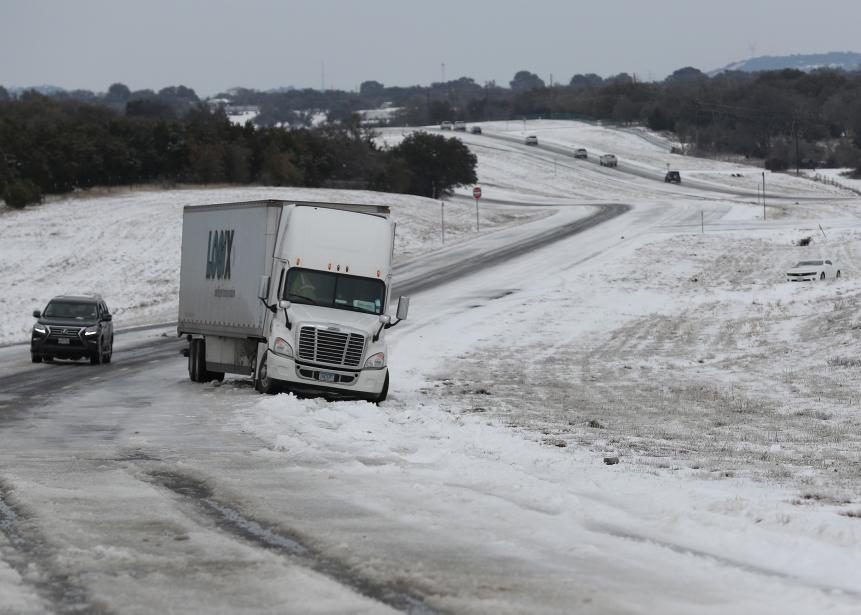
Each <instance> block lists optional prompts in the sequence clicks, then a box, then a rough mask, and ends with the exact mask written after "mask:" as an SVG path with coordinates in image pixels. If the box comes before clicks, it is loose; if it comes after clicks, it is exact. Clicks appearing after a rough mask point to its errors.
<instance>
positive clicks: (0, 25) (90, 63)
mask: <svg viewBox="0 0 861 615" xmlns="http://www.w3.org/2000/svg"><path fill="white" fill-rule="evenodd" d="M859 24H861V1H859V0H816V1H811V0H804V1H801V0H709V1H701V0H612V1H610V0H589V1H585V2H581V1H580V0H532V1H530V2H506V1H504V0H424V1H421V2H419V1H414V0H355V1H352V0H314V1H311V0H307V1H306V0H281V1H277V0H244V1H242V2H239V1H232V2H229V1H226V0H137V1H127V0H0V84H2V85H5V86H14V87H17V86H29V85H41V84H51V85H58V86H61V87H64V88H68V89H74V88H85V89H91V90H95V91H104V90H106V89H107V87H108V86H109V85H110V84H111V83H114V82H117V81H120V82H122V83H125V84H126V85H128V86H129V87H130V88H132V89H133V90H135V89H142V88H152V89H155V90H158V89H160V88H162V87H165V86H167V85H180V84H182V85H186V86H189V87H192V88H194V89H195V90H196V91H197V92H198V94H200V95H211V94H215V93H217V92H218V91H223V90H225V89H227V88H230V87H233V86H244V87H250V88H256V89H268V88H273V87H279V86H288V85H292V86H296V87H313V88H320V87H321V86H322V85H323V82H324V80H325V86H326V87H327V88H340V89H355V88H357V87H358V86H359V84H360V83H361V82H362V81H366V80H370V79H374V80H377V81H380V82H382V83H384V84H386V85H414V84H421V85H426V84H429V83H430V82H432V81H440V80H441V79H442V77H443V67H442V64H443V63H444V64H445V69H444V70H445V78H446V79H455V78H458V77H462V76H468V77H472V78H473V79H475V80H476V81H477V82H479V83H484V82H485V81H489V80H495V81H496V82H497V83H499V84H500V85H506V86H507V85H508V82H509V81H510V80H511V78H512V76H513V75H514V73H515V72H516V71H518V70H521V69H526V70H529V71H532V72H536V73H538V74H539V75H540V76H541V77H542V78H543V79H544V80H545V81H548V82H549V81H550V78H551V75H552V76H553V80H554V81H561V82H565V83H567V82H568V80H570V78H571V76H572V75H573V74H575V73H586V72H594V73H598V74H600V75H602V76H607V75H611V74H616V73H619V72H623V71H624V72H628V73H631V74H634V73H636V74H637V76H638V77H640V78H641V79H644V80H648V79H662V78H664V77H665V76H666V75H667V74H669V73H671V72H672V71H673V70H675V69H677V68H681V67H682V66H688V65H690V66H695V67H697V68H700V69H701V70H704V71H707V70H711V69H714V68H719V67H721V66H724V65H726V64H728V63H730V62H733V61H736V60H740V59H744V58H747V57H749V56H750V55H751V51H752V50H753V51H754V52H755V54H756V55H783V54H790V53H816V52H825V51H861V42H859V37H858V27H859ZM754 45H755V48H754V47H753V46H754Z"/></svg>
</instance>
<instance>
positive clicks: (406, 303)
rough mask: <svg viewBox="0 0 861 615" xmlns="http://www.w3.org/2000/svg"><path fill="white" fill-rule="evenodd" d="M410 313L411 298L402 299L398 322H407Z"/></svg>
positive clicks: (399, 305) (399, 304)
mask: <svg viewBox="0 0 861 615" xmlns="http://www.w3.org/2000/svg"><path fill="white" fill-rule="evenodd" d="M409 311H410V298H409V297H401V298H400V299H398V312H397V316H398V320H406V319H407V313H408V312H409Z"/></svg>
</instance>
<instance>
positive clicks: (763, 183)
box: [762, 171, 765, 222]
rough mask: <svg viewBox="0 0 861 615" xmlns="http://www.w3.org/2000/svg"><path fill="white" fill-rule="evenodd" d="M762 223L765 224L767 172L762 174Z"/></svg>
mask: <svg viewBox="0 0 861 615" xmlns="http://www.w3.org/2000/svg"><path fill="white" fill-rule="evenodd" d="M762 221H763V222H765V171H763V172H762Z"/></svg>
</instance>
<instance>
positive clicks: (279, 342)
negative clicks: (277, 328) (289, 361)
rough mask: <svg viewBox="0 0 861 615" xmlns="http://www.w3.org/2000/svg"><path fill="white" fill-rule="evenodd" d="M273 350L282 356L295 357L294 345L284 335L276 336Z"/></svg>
mask: <svg viewBox="0 0 861 615" xmlns="http://www.w3.org/2000/svg"><path fill="white" fill-rule="evenodd" d="M272 352H274V353H275V354H280V355H281V356H282V357H291V358H292V357H293V346H291V345H290V344H289V343H288V342H287V340H285V339H284V338H283V337H276V338H275V345H274V346H273V347H272Z"/></svg>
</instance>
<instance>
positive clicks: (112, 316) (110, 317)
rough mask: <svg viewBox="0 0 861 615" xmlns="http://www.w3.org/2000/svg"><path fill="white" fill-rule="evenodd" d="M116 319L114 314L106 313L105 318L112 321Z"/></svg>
mask: <svg viewBox="0 0 861 615" xmlns="http://www.w3.org/2000/svg"><path fill="white" fill-rule="evenodd" d="M113 319H114V315H113V314H105V320H106V321H108V322H111V321H112V320H113Z"/></svg>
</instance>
